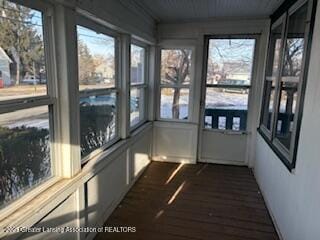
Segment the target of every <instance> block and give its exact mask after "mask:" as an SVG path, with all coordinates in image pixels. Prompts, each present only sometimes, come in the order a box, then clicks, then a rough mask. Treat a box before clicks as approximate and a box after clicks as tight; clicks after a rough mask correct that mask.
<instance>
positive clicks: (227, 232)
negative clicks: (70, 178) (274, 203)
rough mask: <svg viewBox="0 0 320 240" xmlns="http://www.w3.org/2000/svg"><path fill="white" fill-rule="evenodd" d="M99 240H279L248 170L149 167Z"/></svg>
mask: <svg viewBox="0 0 320 240" xmlns="http://www.w3.org/2000/svg"><path fill="white" fill-rule="evenodd" d="M105 225H106V226H118V227H120V226H131V227H135V228H136V232H135V233H100V234H98V235H97V237H96V239H97V240H102V239H112V240H116V239H124V240H130V239H143V240H145V239H146V240H149V239H150V240H157V239H162V240H183V239H208V240H209V239H210V240H215V239H216V240H240V239H241V240H244V239H265V240H272V239H278V236H277V234H276V232H275V229H274V226H273V224H272V221H271V219H270V216H269V214H268V211H267V209H266V207H265V204H264V200H263V198H262V196H261V194H260V192H259V188H258V185H257V183H256V181H255V179H254V176H253V174H252V172H251V170H250V169H248V168H246V167H237V166H225V165H216V164H196V165H181V164H174V163H158V162H152V163H151V164H150V165H149V166H148V169H147V170H146V171H145V172H144V174H143V175H142V176H141V178H140V179H139V180H138V181H137V182H136V184H135V185H134V186H133V188H132V189H131V190H130V191H129V193H128V194H127V195H126V196H125V198H124V199H123V201H122V202H121V204H120V205H119V206H118V207H117V209H116V210H115V211H114V212H113V214H112V215H111V216H110V218H109V219H108V221H107V222H106V223H105Z"/></svg>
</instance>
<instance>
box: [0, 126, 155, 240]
mask: <svg viewBox="0 0 320 240" xmlns="http://www.w3.org/2000/svg"><path fill="white" fill-rule="evenodd" d="M151 130H152V124H151V123H147V124H144V125H143V126H142V127H141V128H139V129H138V130H136V132H135V133H134V134H133V135H132V137H131V138H129V139H124V140H121V141H119V142H118V143H116V144H114V145H113V146H112V147H110V148H109V149H107V150H106V151H104V152H102V153H100V154H99V155H97V156H95V157H94V158H92V159H90V161H88V162H87V163H86V164H85V165H84V166H83V168H82V169H81V171H80V173H79V174H77V175H75V176H74V177H73V178H71V179H62V180H60V181H58V182H56V183H55V184H54V185H52V186H51V187H50V188H46V189H45V190H44V191H43V192H42V193H41V194H39V195H38V196H36V197H35V198H33V199H32V200H31V201H30V202H28V203H26V204H25V205H24V207H21V208H19V209H17V211H15V212H14V213H12V214H11V215H10V216H8V217H6V218H4V219H1V221H0V226H2V227H6V226H10V227H20V226H23V227H31V226H33V225H34V224H36V223H37V222H38V221H39V220H40V219H42V218H43V217H45V216H46V215H47V214H48V213H50V212H51V211H52V209H54V208H56V207H57V206H58V205H59V204H60V203H61V202H63V201H64V200H65V199H66V198H67V197H68V196H70V195H71V194H73V193H74V192H75V191H77V189H79V188H80V187H81V186H82V185H83V184H84V183H85V182H87V181H88V180H89V179H91V178H92V177H93V176H95V175H97V173H98V172H100V171H101V170H102V169H104V168H105V167H107V166H108V165H110V164H111V163H112V162H113V161H115V159H116V158H117V157H118V156H119V155H121V154H122V153H123V151H125V149H126V148H128V147H130V146H131V145H132V144H134V143H135V142H136V141H137V139H139V138H140V137H141V134H144V133H146V132H147V131H151ZM104 220H105V219H104ZM10 234H17V233H8V232H7V233H4V232H3V231H0V238H3V237H5V236H10ZM20 234H22V232H20ZM16 237H18V236H16V235H15V238H16Z"/></svg>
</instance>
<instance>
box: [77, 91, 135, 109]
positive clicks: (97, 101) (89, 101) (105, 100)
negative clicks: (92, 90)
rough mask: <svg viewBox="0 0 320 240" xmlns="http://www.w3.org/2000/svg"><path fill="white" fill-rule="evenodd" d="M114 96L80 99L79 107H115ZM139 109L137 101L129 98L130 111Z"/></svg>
mask: <svg viewBox="0 0 320 240" xmlns="http://www.w3.org/2000/svg"><path fill="white" fill-rule="evenodd" d="M115 102H116V99H115V96H111V95H98V96H89V97H80V106H99V105H109V106H112V107H115V105H114V104H115ZM138 107H139V99H137V98H135V97H131V98H130V109H131V111H135V110H137V109H138Z"/></svg>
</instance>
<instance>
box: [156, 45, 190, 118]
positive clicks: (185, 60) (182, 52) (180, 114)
mask: <svg viewBox="0 0 320 240" xmlns="http://www.w3.org/2000/svg"><path fill="white" fill-rule="evenodd" d="M191 57H192V50H191V49H162V50H161V82H160V88H161V90H160V94H161V97H160V118H162V119H175V120H187V119H188V116H189V112H188V111H189V109H188V108H189V97H190V96H189V88H190V83H191Z"/></svg>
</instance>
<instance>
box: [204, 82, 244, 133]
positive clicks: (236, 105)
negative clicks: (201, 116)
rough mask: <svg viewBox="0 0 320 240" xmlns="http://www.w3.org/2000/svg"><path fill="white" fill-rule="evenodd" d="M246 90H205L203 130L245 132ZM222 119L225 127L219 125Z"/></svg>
mask: <svg viewBox="0 0 320 240" xmlns="http://www.w3.org/2000/svg"><path fill="white" fill-rule="evenodd" d="M248 96H249V89H247V88H237V89H232V88H209V87H207V90H206V105H205V128H212V129H228V130H236V131H240V130H241V131H245V130H246V124H247V112H248ZM220 117H224V119H225V120H224V121H225V122H226V125H221V124H220V123H221V122H220V121H221V120H220V119H219V118H220Z"/></svg>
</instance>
